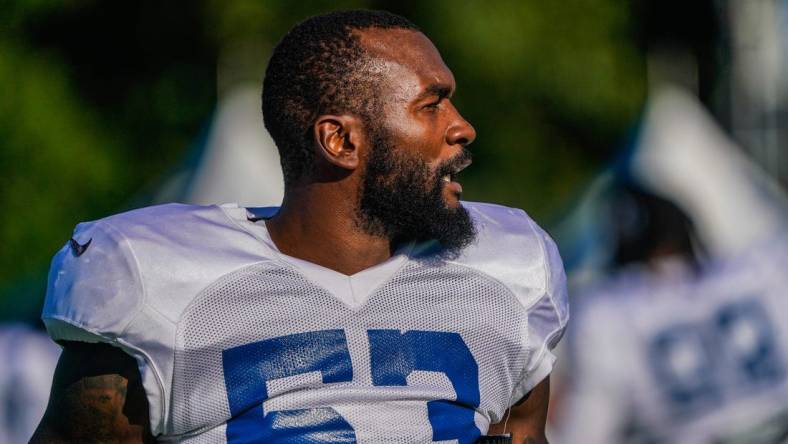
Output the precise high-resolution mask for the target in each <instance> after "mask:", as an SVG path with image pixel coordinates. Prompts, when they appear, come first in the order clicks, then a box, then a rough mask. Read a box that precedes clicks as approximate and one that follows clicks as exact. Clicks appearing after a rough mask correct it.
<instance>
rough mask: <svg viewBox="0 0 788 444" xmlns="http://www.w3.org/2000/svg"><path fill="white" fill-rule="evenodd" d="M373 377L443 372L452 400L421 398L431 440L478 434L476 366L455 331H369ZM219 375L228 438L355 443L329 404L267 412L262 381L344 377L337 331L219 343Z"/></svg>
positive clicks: (343, 350)
mask: <svg viewBox="0 0 788 444" xmlns="http://www.w3.org/2000/svg"><path fill="white" fill-rule="evenodd" d="M367 335H368V338H369V345H370V363H371V372H372V383H373V385H375V386H404V385H407V377H408V375H410V374H411V373H412V372H414V371H419V370H420V371H434V372H441V373H443V374H445V375H446V377H447V378H448V379H449V381H450V382H451V384H452V387H453V388H454V392H455V393H456V394H457V398H456V400H454V401H449V400H434V401H429V402H427V415H428V418H429V421H430V425H431V426H432V436H433V437H432V439H433V441H442V440H451V439H457V440H458V442H459V443H460V444H465V443H473V442H474V441H475V440H476V438H478V436H479V435H480V431H479V429H478V428H477V427H476V424H475V422H474V409H475V407H478V406H479V380H478V366H477V364H476V361H475V360H474V358H473V355H472V354H471V352H470V350H469V349H468V347H467V345H466V344H465V342H464V341H463V340H462V337H461V336H460V335H459V334H457V333H451V332H434V331H408V332H406V333H401V332H400V331H399V330H369V331H368V332H367ZM222 355H223V365H224V379H225V385H226V387H227V397H228V401H229V405H230V413H231V414H232V416H233V418H232V419H231V420H230V421H228V422H227V441H228V442H229V443H244V442H276V443H284V444H297V443H309V444H319V443H355V442H356V436H355V432H354V430H353V428H352V427H351V425H350V424H349V423H348V422H347V421H346V420H345V419H344V418H343V417H342V416H341V415H339V413H337V412H336V411H335V410H334V409H332V408H331V407H322V408H313V409H302V410H287V411H278V412H269V413H267V414H266V413H265V412H264V411H263V408H262V404H263V402H264V401H265V400H266V399H268V396H269V394H268V389H267V385H266V383H267V382H268V381H272V380H275V379H279V378H285V377H288V376H295V375H299V374H304V373H309V372H319V373H320V375H321V378H322V382H323V383H324V384H331V383H337V382H350V381H352V380H353V368H352V364H351V360H350V353H349V351H348V346H347V338H346V337H345V332H344V331H343V330H321V331H314V332H308V333H299V334H293V335H288V336H280V337H277V338H273V339H267V340H264V341H260V342H255V343H251V344H246V345H242V346H239V347H235V348H231V349H228V350H225V351H224V352H223V353H222Z"/></svg>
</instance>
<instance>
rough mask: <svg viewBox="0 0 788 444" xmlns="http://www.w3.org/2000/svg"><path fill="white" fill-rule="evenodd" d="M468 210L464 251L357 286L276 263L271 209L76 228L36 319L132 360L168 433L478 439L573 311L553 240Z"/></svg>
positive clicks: (531, 227)
mask: <svg viewBox="0 0 788 444" xmlns="http://www.w3.org/2000/svg"><path fill="white" fill-rule="evenodd" d="M464 205H465V207H466V208H467V209H468V210H469V212H470V214H471V215H472V217H473V220H474V223H475V226H476V227H477V231H478V237H477V240H476V242H475V243H474V244H472V245H471V246H469V247H467V248H465V249H464V250H463V251H462V252H461V253H460V254H459V255H455V256H454V257H449V256H446V255H444V254H442V252H441V251H440V250H439V249H438V248H436V244H435V243H434V242H433V243H426V244H423V245H421V244H420V245H407V246H404V247H403V248H402V249H401V250H400V251H398V252H397V253H396V254H395V255H393V256H392V257H391V258H390V259H389V260H388V261H386V262H384V263H382V264H379V265H377V266H375V267H372V268H369V269H367V270H364V271H361V272H359V273H357V274H354V275H352V276H347V275H343V274H340V273H337V272H335V271H333V270H329V269H326V268H323V267H320V266H318V265H315V264H312V263H309V262H306V261H303V260H299V259H296V258H293V257H289V256H286V255H284V254H282V253H280V252H279V251H278V250H277V248H276V246H275V245H274V243H273V242H272V241H271V238H270V237H269V235H268V233H267V231H266V226H265V222H264V220H260V219H262V218H264V217H270V216H271V215H273V214H274V213H275V212H276V209H275V208H268V209H257V210H251V209H246V208H241V207H238V206H237V205H225V206H210V207H196V206H186V205H163V206H158V207H150V208H145V209H142V210H137V211H132V212H129V213H124V214H120V215H116V216H112V217H109V218H106V219H102V220H99V221H96V222H90V223H84V224H80V225H79V226H78V227H77V229H76V231H75V234H74V241H75V242H76V243H78V244H79V245H83V246H87V248H85V247H79V248H78V247H77V246H76V245H75V246H73V247H72V246H70V245H67V246H66V247H64V248H63V249H62V250H61V251H60V252H58V253H57V255H56V256H55V258H54V260H53V264H52V269H51V272H50V278H49V288H48V293H47V299H46V304H45V308H44V313H43V319H44V322H45V323H46V326H47V329H48V330H49V333H50V335H51V336H52V337H53V338H54V339H55V340H68V341H87V342H97V341H98V342H107V343H110V344H113V345H116V346H118V347H120V348H122V349H123V350H125V351H126V352H127V353H129V354H131V355H132V356H134V357H135V358H136V359H137V361H138V363H139V368H140V372H141V376H142V381H143V386H144V388H145V391H146V393H147V399H148V404H149V408H150V421H151V426H152V430H153V433H154V434H155V435H157V437H158V438H159V439H161V440H168V439H169V440H174V441H183V442H266V443H267V442H289V443H296V442H298V443H301V442H309V443H324V442H325V443H339V442H342V443H352V442H358V443H382V442H388V443H417V442H418V443H426V442H441V443H453V442H457V443H472V442H474V441H475V440H476V438H477V437H478V436H479V435H480V434H483V433H486V431H487V429H488V426H489V425H490V424H491V423H496V422H499V421H500V420H502V415H503V414H504V412H505V410H506V409H507V408H508V407H509V406H511V405H512V404H513V403H514V402H516V401H518V400H519V399H520V398H521V397H523V396H524V395H525V394H526V393H527V392H528V391H529V390H531V388H532V387H534V386H535V385H536V384H537V383H538V382H539V381H541V380H542V379H544V378H545V377H546V376H547V375H548V374H549V372H550V371H551V369H552V365H553V361H554V359H555V358H554V356H553V354H552V353H551V351H550V350H551V349H552V348H553V347H554V346H555V345H556V343H557V342H558V340H559V339H560V337H561V335H562V333H563V330H564V326H565V324H566V321H567V316H568V312H567V305H566V304H567V300H566V291H565V278H564V274H563V267H562V265H561V261H560V258H559V256H558V253H557V250H556V248H555V245H554V243H553V242H552V240H550V238H549V237H548V236H547V235H546V234H545V233H544V232H543V231H542V230H541V229H540V228H538V227H537V226H536V224H534V222H533V221H532V220H531V219H529V218H528V217H527V216H526V215H525V213H523V212H522V211H521V210H515V209H510V208H505V207H501V206H496V205H490V204H478V203H464ZM77 252H81V254H80V255H79V256H78V255H77V254H76V253H77Z"/></svg>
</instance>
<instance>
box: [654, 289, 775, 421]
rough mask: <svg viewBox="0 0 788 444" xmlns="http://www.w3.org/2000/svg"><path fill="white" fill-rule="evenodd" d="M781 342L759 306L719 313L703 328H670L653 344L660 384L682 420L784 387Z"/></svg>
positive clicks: (753, 302) (753, 303) (727, 307)
mask: <svg viewBox="0 0 788 444" xmlns="http://www.w3.org/2000/svg"><path fill="white" fill-rule="evenodd" d="M780 350H781V349H780V347H779V346H778V344H777V338H776V336H775V334H774V329H773V326H772V323H771V320H770V319H769V316H768V314H767V312H766V310H765V309H764V308H763V306H762V305H761V304H760V303H759V302H758V301H757V300H746V301H741V302H735V303H730V304H727V305H724V306H722V307H720V308H719V309H718V310H717V311H716V312H715V313H714V316H713V317H712V318H711V319H708V320H705V321H704V322H697V323H691V324H688V323H685V324H678V325H671V326H669V327H668V328H666V329H664V330H662V331H660V332H659V333H658V334H657V335H656V336H655V337H654V339H653V340H652V341H651V346H650V348H649V360H650V363H651V369H652V371H653V374H654V376H655V379H656V380H657V382H658V383H659V384H660V386H661V387H662V388H663V390H664V392H665V393H666V395H667V399H668V400H669V404H670V408H671V410H672V413H673V415H674V416H675V417H677V418H683V419H687V418H688V417H689V415H693V414H697V413H700V412H702V411H703V410H704V409H705V408H714V407H716V406H717V405H719V404H720V403H721V402H724V401H725V399H726V398H727V397H731V396H736V395H741V396H746V395H749V394H752V393H755V392H756V391H757V390H758V389H760V388H764V387H768V386H771V385H773V384H776V383H779V382H781V381H782V380H783V379H784V377H785V367H784V364H783V359H782V356H781V352H780Z"/></svg>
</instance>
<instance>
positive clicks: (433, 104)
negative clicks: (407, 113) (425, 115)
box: [424, 97, 443, 110]
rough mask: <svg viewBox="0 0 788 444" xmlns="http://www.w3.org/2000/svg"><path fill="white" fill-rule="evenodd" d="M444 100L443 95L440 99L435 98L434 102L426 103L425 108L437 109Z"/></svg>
mask: <svg viewBox="0 0 788 444" xmlns="http://www.w3.org/2000/svg"><path fill="white" fill-rule="evenodd" d="M442 102H443V97H441V98H440V99H438V100H435V101H433V102H430V103H428V104H426V105H424V108H426V109H429V110H436V109H438V108H440V106H441V103H442Z"/></svg>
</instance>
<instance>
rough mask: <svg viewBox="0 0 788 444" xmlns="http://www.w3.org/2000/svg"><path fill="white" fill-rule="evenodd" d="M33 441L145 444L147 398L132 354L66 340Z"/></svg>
mask: <svg viewBox="0 0 788 444" xmlns="http://www.w3.org/2000/svg"><path fill="white" fill-rule="evenodd" d="M63 346H64V347H63V354H62V355H61V356H60V360H59V361H58V364H57V369H56V370H55V377H54V380H53V381H52V392H51V394H50V397H49V405H47V410H46V413H45V414H44V417H43V419H42V420H41V424H39V426H38V429H37V430H36V432H35V434H34V435H33V438H32V439H31V441H30V442H31V443H72V442H80V443H148V442H154V440H153V437H152V435H151V433H150V427H149V423H150V421H149V419H148V401H147V399H146V397H145V392H144V390H143V388H142V382H141V381H140V374H139V370H138V368H137V363H136V361H134V358H132V357H131V356H129V355H128V354H126V353H125V352H123V351H122V350H121V349H119V348H116V347H113V346H110V345H106V344H87V343H81V342H66V343H64V344H63Z"/></svg>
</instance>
